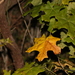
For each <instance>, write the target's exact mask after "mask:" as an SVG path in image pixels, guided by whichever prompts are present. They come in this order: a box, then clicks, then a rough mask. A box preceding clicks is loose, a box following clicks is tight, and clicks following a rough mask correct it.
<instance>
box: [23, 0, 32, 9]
mask: <svg viewBox="0 0 75 75" xmlns="http://www.w3.org/2000/svg"><path fill="white" fill-rule="evenodd" d="M31 2H32V0H28V1H27V3H26V4H25V5H24V7H23V8H25V7H26V6H27V5H28V4H30V3H31Z"/></svg>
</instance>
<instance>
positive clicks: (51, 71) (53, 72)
mask: <svg viewBox="0 0 75 75" xmlns="http://www.w3.org/2000/svg"><path fill="white" fill-rule="evenodd" d="M45 69H46V70H47V71H49V72H51V73H52V74H54V75H57V74H56V73H54V72H53V71H51V70H50V69H48V68H47V67H45Z"/></svg>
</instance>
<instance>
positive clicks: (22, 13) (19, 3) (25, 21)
mask: <svg viewBox="0 0 75 75" xmlns="http://www.w3.org/2000/svg"><path fill="white" fill-rule="evenodd" d="M17 2H18V5H19V8H20V12H21V14H22V15H23V11H22V8H21V5H20V3H19V0H17ZM22 17H23V16H22ZM23 18H24V17H23ZM23 21H24V23H25V26H26V28H27V31H28V33H29V35H30V38H32V36H31V34H30V31H29V29H28V26H27V23H26V21H25V20H23Z"/></svg>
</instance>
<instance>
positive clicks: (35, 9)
mask: <svg viewBox="0 0 75 75" xmlns="http://www.w3.org/2000/svg"><path fill="white" fill-rule="evenodd" d="M40 8H41V5H38V6H35V7H33V8H32V9H31V10H29V11H27V12H25V13H24V14H23V16H26V15H27V14H29V13H30V14H31V16H32V17H37V16H39V12H40Z"/></svg>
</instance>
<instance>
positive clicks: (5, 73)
mask: <svg viewBox="0 0 75 75" xmlns="http://www.w3.org/2000/svg"><path fill="white" fill-rule="evenodd" d="M3 72H4V75H11V71H6V70H3Z"/></svg>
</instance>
